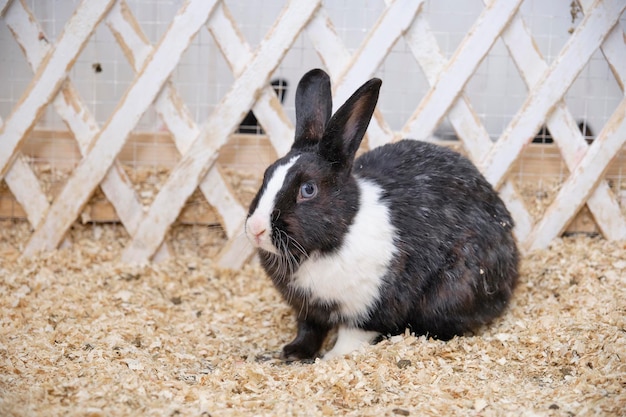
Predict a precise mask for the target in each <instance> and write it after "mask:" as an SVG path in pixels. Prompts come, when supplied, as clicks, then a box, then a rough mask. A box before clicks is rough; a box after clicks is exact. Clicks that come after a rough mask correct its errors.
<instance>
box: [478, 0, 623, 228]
mask: <svg viewBox="0 0 626 417" xmlns="http://www.w3.org/2000/svg"><path fill="white" fill-rule="evenodd" d="M485 3H488V1H485ZM502 40H503V41H504V44H505V46H506V47H507V49H508V51H509V54H510V55H511V58H512V59H513V62H514V63H515V65H516V66H517V67H518V68H519V70H520V74H521V76H522V78H523V79H524V82H525V83H526V85H528V87H529V90H531V89H532V88H533V87H534V86H535V85H536V83H538V82H539V80H540V79H541V76H542V75H543V73H544V72H545V71H547V70H548V64H547V63H546V62H545V61H544V59H543V57H542V56H541V53H540V52H539V50H538V49H537V48H536V47H535V45H534V44H533V41H532V38H531V36H530V34H529V32H528V30H527V28H526V26H525V24H524V22H523V21H522V18H521V17H520V16H515V17H514V18H513V19H511V22H510V23H509V26H508V27H507V28H506V29H505V30H504V31H503V32H502ZM546 124H547V126H548V129H550V132H551V134H552V136H553V137H554V139H555V141H556V143H557V144H558V146H559V148H560V150H561V153H562V155H563V159H564V161H565V164H566V166H567V168H568V169H569V170H570V172H571V171H573V170H574V169H575V167H576V164H578V162H579V161H580V159H581V158H582V157H583V156H584V155H585V153H586V152H587V149H588V146H587V143H586V141H585V139H584V138H583V136H582V134H581V132H580V129H579V128H578V125H577V123H576V120H574V118H573V117H572V115H571V113H570V112H569V111H568V110H567V108H566V105H565V102H563V101H560V102H559V103H557V105H556V106H555V109H554V111H553V113H552V115H551V116H550V117H549V118H548V120H547V122H546ZM588 205H589V209H590V211H591V213H592V214H593V217H594V219H595V221H596V223H597V225H598V227H599V228H600V230H601V231H602V234H603V235H604V236H605V237H606V238H608V239H611V240H619V239H626V220H624V218H623V217H622V214H621V209H620V206H619V203H618V202H617V200H616V199H615V197H614V195H613V193H612V192H611V191H610V189H609V186H608V184H607V183H606V182H604V181H601V182H600V183H599V184H598V187H597V189H596V191H595V192H594V193H593V194H592V196H591V198H590V199H589V202H588Z"/></svg>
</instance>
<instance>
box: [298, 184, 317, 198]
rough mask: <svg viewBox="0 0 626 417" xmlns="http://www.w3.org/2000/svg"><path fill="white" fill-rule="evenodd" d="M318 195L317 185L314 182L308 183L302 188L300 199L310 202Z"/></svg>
mask: <svg viewBox="0 0 626 417" xmlns="http://www.w3.org/2000/svg"><path fill="white" fill-rule="evenodd" d="M316 195H317V185H316V184H315V183H314V182H312V181H307V182H305V183H304V184H302V185H301V186H300V195H299V197H300V198H301V199H304V200H308V199H310V198H313V197H315V196H316Z"/></svg>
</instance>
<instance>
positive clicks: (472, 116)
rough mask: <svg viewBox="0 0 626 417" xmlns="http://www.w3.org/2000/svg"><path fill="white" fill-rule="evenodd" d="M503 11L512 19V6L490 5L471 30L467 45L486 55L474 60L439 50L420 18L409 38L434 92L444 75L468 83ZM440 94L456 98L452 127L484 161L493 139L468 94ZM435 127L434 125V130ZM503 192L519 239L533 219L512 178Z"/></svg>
mask: <svg viewBox="0 0 626 417" xmlns="http://www.w3.org/2000/svg"><path fill="white" fill-rule="evenodd" d="M500 13H505V16H506V18H507V19H510V18H511V9H509V8H505V9H504V10H502V8H495V7H488V8H486V9H485V10H483V12H482V16H481V17H480V18H479V19H478V20H477V23H476V27H473V28H472V29H470V30H469V31H468V35H467V36H466V38H465V40H464V41H463V44H464V45H471V47H472V48H473V49H478V48H479V47H480V46H481V45H482V47H480V53H481V54H482V56H480V57H476V58H474V60H473V61H472V62H470V63H468V62H467V58H464V57H463V56H462V55H461V54H455V55H454V56H453V57H452V58H451V59H450V61H448V60H447V59H446V58H445V56H444V54H443V53H442V52H441V50H440V49H439V46H438V44H437V41H436V39H435V37H434V35H433V33H432V31H431V29H430V25H429V23H428V21H427V19H426V17H425V16H423V15H419V16H418V17H417V19H416V21H415V23H414V24H413V26H412V27H411V28H410V30H409V31H408V32H407V33H406V35H405V40H406V42H407V45H408V46H409V48H410V50H411V52H412V53H413V55H414V56H415V58H416V60H417V62H418V63H419V64H420V66H421V68H422V70H423V72H424V74H425V75H426V78H427V80H428V82H429V83H430V84H431V91H433V89H434V91H436V90H437V88H439V83H440V81H439V80H440V79H442V78H443V79H445V78H454V79H457V82H458V83H459V84H462V85H465V83H466V82H467V78H466V77H467V76H468V75H470V76H471V74H468V73H467V71H466V67H465V66H466V65H468V64H471V65H474V66H476V65H477V64H478V62H479V61H480V59H482V57H484V55H486V54H487V52H488V51H489V49H490V47H491V45H493V43H495V40H496V38H497V37H498V36H499V33H500V32H498V31H495V30H493V29H494V28H493V27H492V26H490V24H491V23H490V22H491V21H493V20H494V19H495V20H497V15H498V14H500ZM474 45H476V46H474ZM485 46H488V47H485ZM463 78H465V81H463ZM436 94H437V93H431V100H433V99H435V100H444V99H445V100H452V104H451V106H450V107H449V110H448V118H449V120H450V122H451V124H452V127H453V128H454V129H455V131H456V133H457V135H458V137H459V139H460V140H461V141H463V143H464V144H465V148H466V149H467V151H468V152H469V156H470V157H471V158H472V159H473V160H474V161H480V160H481V158H482V157H483V156H484V155H486V153H487V152H488V151H489V149H490V148H491V146H492V142H491V139H490V138H489V134H488V133H487V131H486V130H485V128H484V126H483V125H482V123H481V122H480V118H479V116H478V115H477V114H476V112H475V111H474V110H473V109H472V105H471V103H470V101H469V99H468V97H467V96H466V94H465V93H464V92H463V91H460V93H459V95H458V98H456V99H455V98H454V97H455V95H454V91H453V90H447V91H445V92H443V93H440V94H441V95H442V96H445V97H438V96H437V95H436ZM443 107H445V105H444V106H443ZM417 128H418V125H417V124H416V122H415V121H413V122H409V123H408V124H407V125H406V126H405V128H404V130H403V135H404V136H405V137H412V135H413V134H414V133H413V130H415V129H417ZM433 128H434V127H431V129H433ZM426 129H428V127H427V128H426ZM422 135H423V133H422ZM500 194H501V196H502V198H503V199H504V201H505V202H506V204H507V207H508V208H509V210H510V211H511V213H512V214H513V216H514V218H515V221H516V227H515V233H516V236H517V238H518V240H523V239H524V238H525V237H526V236H527V235H528V233H529V232H530V229H531V226H532V219H531V217H530V215H529V214H528V211H527V210H526V208H525V206H524V203H523V201H522V199H521V198H520V196H519V195H518V194H517V192H516V190H515V187H514V186H513V183H512V181H507V182H505V183H504V184H503V186H502V187H501V189H500Z"/></svg>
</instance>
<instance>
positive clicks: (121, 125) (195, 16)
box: [23, 1, 215, 256]
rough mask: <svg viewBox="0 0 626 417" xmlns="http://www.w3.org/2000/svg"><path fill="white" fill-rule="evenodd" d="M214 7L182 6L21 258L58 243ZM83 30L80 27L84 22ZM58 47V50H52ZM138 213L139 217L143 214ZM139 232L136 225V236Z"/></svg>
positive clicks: (209, 4)
mask: <svg viewBox="0 0 626 417" xmlns="http://www.w3.org/2000/svg"><path fill="white" fill-rule="evenodd" d="M87 4H88V5H94V4H100V2H86V1H84V2H82V3H81V5H80V6H79V8H80V7H84V5H87ZM214 6H215V1H205V2H203V1H195V2H191V1H190V2H186V3H185V4H184V5H183V6H182V7H181V9H180V10H179V12H178V13H177V14H176V16H175V17H174V18H173V20H172V23H171V24H170V27H169V28H168V30H167V32H166V33H165V34H164V35H163V37H162V39H161V41H160V42H159V46H158V47H157V48H156V49H155V50H154V51H153V53H152V54H151V55H150V56H149V57H148V58H147V59H146V63H145V65H144V67H143V68H142V69H141V71H140V72H139V73H138V74H137V75H136V77H135V80H134V81H133V83H132V84H131V85H130V87H129V88H128V90H127V91H126V93H125V94H124V96H123V97H122V99H121V100H120V102H119V103H118V106H117V107H116V109H115V110H114V111H113V113H112V114H111V116H110V117H109V119H108V120H107V122H106V123H105V125H104V126H103V128H102V130H101V131H100V132H99V133H98V135H97V136H96V138H95V139H94V142H93V144H92V145H91V147H90V148H89V151H88V153H87V154H86V155H85V156H84V157H83V159H82V160H81V161H80V163H79V164H78V165H77V167H76V168H75V169H74V171H73V173H72V176H70V177H69V178H68V179H67V181H66V183H65V186H64V187H63V188H62V190H61V192H60V193H59V195H58V197H57V198H56V199H55V201H54V202H53V204H52V206H51V207H50V210H49V212H48V215H47V216H46V217H45V218H44V220H43V221H42V223H41V224H40V225H39V227H38V228H37V229H36V230H35V232H34V233H33V236H32V238H31V239H30V241H29V242H28V244H27V245H26V247H25V249H24V252H23V253H24V255H26V256H29V255H32V254H34V253H36V252H38V251H41V250H52V249H54V248H55V247H56V246H57V245H58V244H59V242H60V240H61V239H62V237H63V235H64V234H65V232H66V231H67V229H68V228H69V227H70V225H71V224H72V222H73V221H74V219H76V217H77V216H78V213H79V212H80V210H81V208H82V207H83V206H84V204H85V203H86V202H87V200H88V198H89V197H90V195H91V193H92V192H93V190H94V189H95V188H96V187H97V186H98V184H99V183H100V182H101V181H102V180H103V179H104V177H105V175H106V173H107V172H108V170H109V168H110V167H111V165H112V164H113V162H114V160H115V158H116V157H117V154H118V153H119V151H120V150H121V148H122V146H123V145H124V143H125V140H126V137H127V136H128V134H129V133H130V132H131V130H132V129H133V128H134V127H135V125H136V124H137V122H138V121H139V118H140V117H141V115H142V114H143V113H144V112H145V110H146V109H147V108H148V106H149V105H150V104H151V103H152V102H153V101H154V99H155V98H156V96H157V94H158V93H159V91H160V90H161V87H162V86H163V84H164V83H165V81H166V80H167V78H168V77H169V75H170V74H171V72H172V71H173V70H174V68H175V66H176V64H177V62H178V60H179V59H180V57H181V55H182V53H183V51H184V50H185V48H186V46H187V45H188V43H189V42H190V41H191V38H192V37H193V36H194V35H195V34H196V33H197V31H198V30H199V29H200V27H201V26H202V25H203V24H204V22H205V21H206V19H207V18H208V15H209V14H210V12H211V10H212V9H213V7H214ZM92 7H93V6H92ZM100 18H102V15H101V16H100ZM95 23H97V22H94V25H93V26H90V28H93V27H94V26H95ZM83 26H85V23H84V22H83ZM58 48H59V47H58V46H57V48H56V50H58ZM42 67H45V66H44V64H42V65H41V66H40V70H41V68H42ZM44 73H45V72H44ZM138 214H139V215H142V212H141V211H140V212H139V213H138ZM140 228H141V223H140V224H139V226H138V229H137V232H138V230H140ZM137 232H136V233H137ZM160 245H161V241H159V242H158V243H157V246H156V248H154V251H153V252H152V253H153V254H154V252H156V250H157V249H158V248H159V247H160Z"/></svg>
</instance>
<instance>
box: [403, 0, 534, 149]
mask: <svg viewBox="0 0 626 417" xmlns="http://www.w3.org/2000/svg"><path fill="white" fill-rule="evenodd" d="M521 1H522V0H497V1H494V3H492V4H491V5H489V6H488V7H486V8H485V9H484V10H483V12H482V13H481V15H480V16H479V17H478V19H477V20H476V22H475V23H474V25H473V26H472V28H471V29H470V30H469V32H468V34H467V36H466V37H465V39H464V40H463V41H462V42H461V44H460V45H459V47H458V48H457V50H456V52H455V53H454V54H453V55H452V58H450V61H449V62H448V64H447V65H446V68H445V69H444V70H443V71H442V72H441V73H440V75H439V77H438V79H437V81H436V82H435V83H434V84H433V85H432V87H431V88H430V90H429V92H428V93H427V94H426V96H425V97H424V98H423V99H422V101H421V102H420V104H419V106H418V107H417V109H416V110H415V112H414V113H413V115H412V116H411V117H410V118H409V120H408V121H407V123H406V124H405V126H404V128H403V129H402V136H406V137H412V138H416V139H426V138H428V137H429V136H430V135H432V133H433V131H434V130H435V128H436V127H437V126H438V125H439V123H440V121H441V119H442V118H443V117H444V116H445V113H446V111H447V110H448V109H449V108H450V106H452V104H453V103H454V101H455V100H456V98H457V97H458V95H459V93H460V92H461V91H462V90H463V88H464V86H465V84H466V83H467V81H468V80H469V78H470V77H471V76H472V74H473V73H474V71H475V70H476V68H477V67H478V65H479V64H480V62H481V61H482V59H483V57H484V56H485V55H486V54H487V53H488V52H489V49H491V46H492V45H493V43H494V42H495V41H496V39H497V37H498V35H499V34H500V32H502V30H503V29H504V28H505V27H506V25H507V23H508V22H509V20H510V19H511V18H512V17H513V15H514V14H515V13H516V12H517V9H518V8H519V6H520V4H521Z"/></svg>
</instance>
